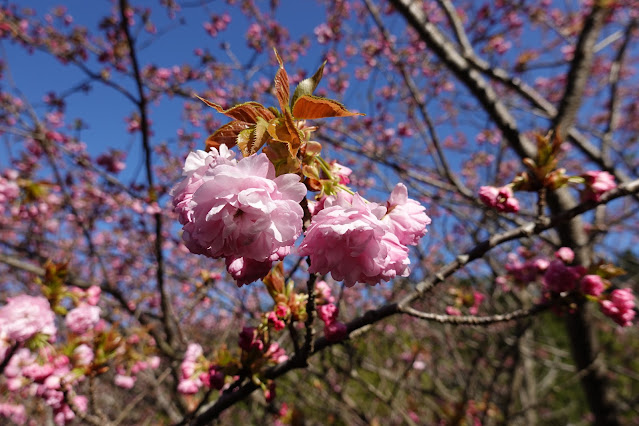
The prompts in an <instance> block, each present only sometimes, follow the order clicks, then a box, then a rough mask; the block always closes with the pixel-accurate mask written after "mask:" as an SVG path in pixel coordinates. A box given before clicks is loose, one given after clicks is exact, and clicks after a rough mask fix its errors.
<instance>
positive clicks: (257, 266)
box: [226, 256, 273, 287]
mask: <svg viewBox="0 0 639 426" xmlns="http://www.w3.org/2000/svg"><path fill="white" fill-rule="evenodd" d="M272 265H273V262H272V261H270V260H265V261H258V260H253V259H249V258H245V257H235V256H231V257H227V258H226V270H227V271H228V273H229V274H231V276H232V277H233V279H234V280H235V282H236V283H237V286H238V287H241V286H243V285H244V284H250V283H252V282H254V281H257V280H259V279H262V278H264V277H265V276H266V274H268V273H269V271H270V270H271V266H272Z"/></svg>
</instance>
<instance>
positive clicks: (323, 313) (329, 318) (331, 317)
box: [317, 303, 339, 324]
mask: <svg viewBox="0 0 639 426" xmlns="http://www.w3.org/2000/svg"><path fill="white" fill-rule="evenodd" d="M317 313H318V315H319V317H320V319H321V320H322V321H323V322H324V324H331V323H332V322H334V321H335V320H336V319H337V315H338V313H339V309H338V308H337V306H335V305H334V304H332V303H328V304H326V305H322V306H320V307H318V308H317Z"/></svg>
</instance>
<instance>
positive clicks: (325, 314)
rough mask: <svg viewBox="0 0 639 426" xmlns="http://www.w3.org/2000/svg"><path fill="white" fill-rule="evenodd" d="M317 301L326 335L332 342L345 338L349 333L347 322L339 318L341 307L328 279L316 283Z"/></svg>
mask: <svg viewBox="0 0 639 426" xmlns="http://www.w3.org/2000/svg"><path fill="white" fill-rule="evenodd" d="M315 302H316V304H317V305H318V307H317V313H318V315H319V318H320V319H321V320H322V322H323V323H324V336H326V339H327V340H329V341H331V342H337V341H340V340H343V339H344V338H346V336H347V335H348V330H347V328H346V324H344V323H343V322H340V321H338V320H337V316H338V314H339V308H338V307H337V306H336V305H335V297H333V295H332V290H331V288H330V286H329V285H328V283H326V281H319V282H318V283H317V284H316V285H315Z"/></svg>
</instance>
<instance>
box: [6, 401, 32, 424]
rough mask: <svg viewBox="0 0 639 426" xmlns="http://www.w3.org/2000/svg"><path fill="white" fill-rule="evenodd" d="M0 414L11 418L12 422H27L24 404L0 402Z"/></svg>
mask: <svg viewBox="0 0 639 426" xmlns="http://www.w3.org/2000/svg"><path fill="white" fill-rule="evenodd" d="M0 416H2V417H6V418H9V419H11V421H12V422H13V423H16V424H19V425H23V424H25V423H26V422H27V414H26V411H25V409H24V405H13V404H7V403H1V404H0Z"/></svg>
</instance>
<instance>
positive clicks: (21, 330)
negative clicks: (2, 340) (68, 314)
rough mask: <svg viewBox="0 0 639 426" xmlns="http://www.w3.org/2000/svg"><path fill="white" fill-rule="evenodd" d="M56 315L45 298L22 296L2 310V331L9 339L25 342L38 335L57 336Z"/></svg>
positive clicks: (9, 302) (12, 299)
mask: <svg viewBox="0 0 639 426" xmlns="http://www.w3.org/2000/svg"><path fill="white" fill-rule="evenodd" d="M54 321H55V315H54V314H53V311H52V310H51V306H50V305H49V302H48V301H47V299H45V298H44V297H33V296H27V295H26V294H21V295H19V296H16V297H12V298H9V299H8V303H7V304H6V305H4V306H3V307H2V308H0V329H2V330H3V331H4V332H5V333H6V335H7V337H8V338H9V339H11V340H15V341H17V342H24V341H25V340H27V339H29V338H30V337H32V336H33V335H34V334H36V333H43V334H48V335H49V336H52V337H53V336H55V334H56V331H57V330H56V327H55V323H54Z"/></svg>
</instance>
